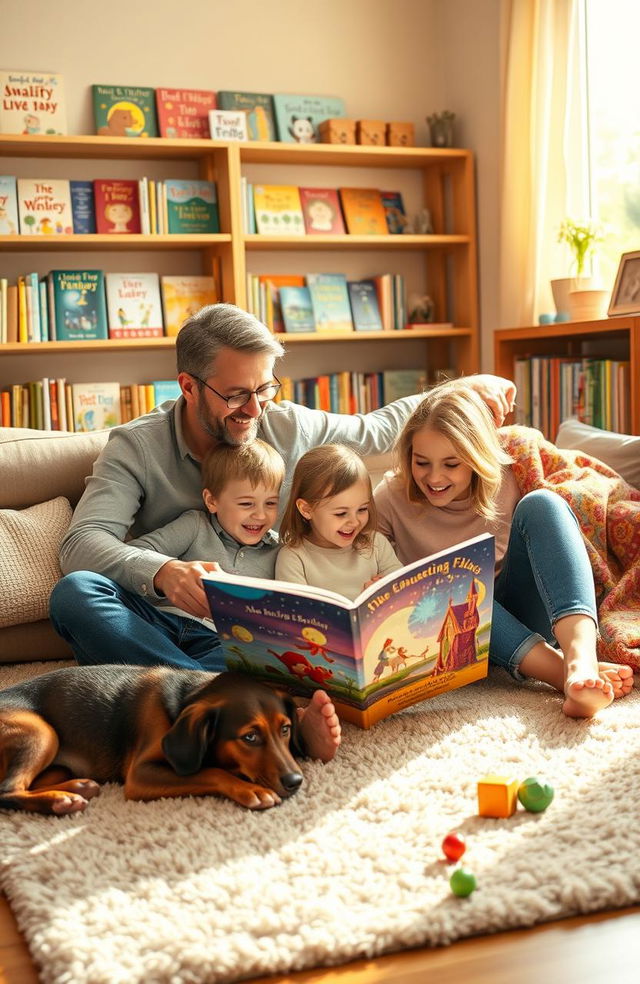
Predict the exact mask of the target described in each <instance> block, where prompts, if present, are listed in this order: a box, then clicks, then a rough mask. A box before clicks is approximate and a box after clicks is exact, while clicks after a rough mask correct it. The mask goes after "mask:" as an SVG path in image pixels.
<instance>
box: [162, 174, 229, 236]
mask: <svg viewBox="0 0 640 984" xmlns="http://www.w3.org/2000/svg"><path fill="white" fill-rule="evenodd" d="M164 186H165V190H166V194H167V220H168V229H167V232H171V233H194V232H219V231H220V225H219V222H218V198H217V195H216V186H215V183H214V182H213V181H199V180H195V179H193V180H192V179H179V178H167V180H166V181H165V183H164Z"/></svg>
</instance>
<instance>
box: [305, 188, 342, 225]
mask: <svg viewBox="0 0 640 984" xmlns="http://www.w3.org/2000/svg"><path fill="white" fill-rule="evenodd" d="M298 190H299V192H300V204H301V205H302V214H303V215H304V228H305V231H306V232H307V234H308V235H310V236H315V235H320V236H321V235H332V236H342V235H344V233H345V228H344V222H343V220H342V209H341V208H340V199H339V198H338V192H337V190H336V189H335V188H300V189H298Z"/></svg>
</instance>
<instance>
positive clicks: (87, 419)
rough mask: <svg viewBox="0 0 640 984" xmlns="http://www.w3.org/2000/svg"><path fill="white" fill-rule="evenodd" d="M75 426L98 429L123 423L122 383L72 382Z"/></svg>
mask: <svg viewBox="0 0 640 984" xmlns="http://www.w3.org/2000/svg"><path fill="white" fill-rule="evenodd" d="M71 400H72V406H73V428H74V430H75V431H82V432H85V431H97V430H102V429H103V428H105V427H115V426H116V424H119V423H121V417H120V383H72V384H71Z"/></svg>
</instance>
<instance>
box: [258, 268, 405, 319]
mask: <svg viewBox="0 0 640 984" xmlns="http://www.w3.org/2000/svg"><path fill="white" fill-rule="evenodd" d="M247 307H248V309H249V311H251V313H252V314H255V316H256V317H257V318H258V319H259V320H260V321H262V322H263V323H264V324H266V325H267V327H268V328H270V329H271V330H272V331H274V332H279V331H285V332H294V333H295V332H315V331H318V332H323V331H354V330H355V331H383V330H384V331H394V330H399V329H403V328H405V327H406V324H407V310H406V297H405V286H404V278H403V276H402V274H399V273H395V274H392V273H385V274H381V275H379V276H375V277H369V278H367V279H364V280H347V277H346V275H345V274H344V273H307V274H305V275H302V274H300V275H298V274H254V273H249V274H247Z"/></svg>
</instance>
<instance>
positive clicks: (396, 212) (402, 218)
mask: <svg viewBox="0 0 640 984" xmlns="http://www.w3.org/2000/svg"><path fill="white" fill-rule="evenodd" d="M380 197H381V198H382V207H383V208H384V212H385V216H386V219H387V229H388V231H389V232H390V233H392V235H397V234H398V233H402V232H404V230H405V226H406V225H407V213H406V212H405V210H404V202H403V200H402V195H401V193H400V192H399V191H381V192H380Z"/></svg>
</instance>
